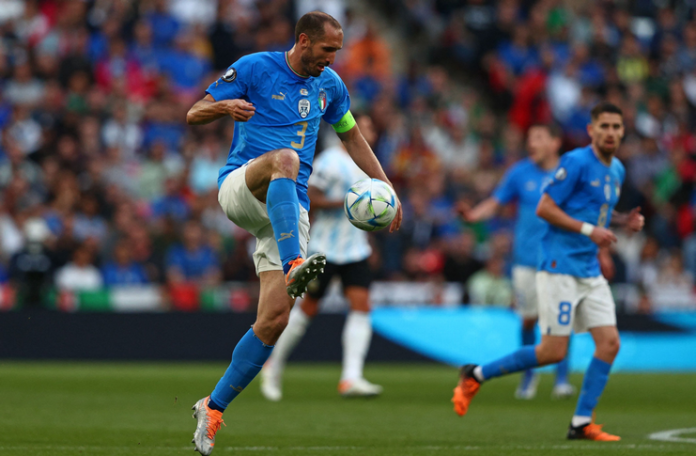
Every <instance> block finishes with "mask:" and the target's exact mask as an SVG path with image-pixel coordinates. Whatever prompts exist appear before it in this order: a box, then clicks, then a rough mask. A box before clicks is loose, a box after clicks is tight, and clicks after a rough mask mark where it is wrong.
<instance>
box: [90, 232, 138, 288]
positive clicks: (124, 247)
mask: <svg viewBox="0 0 696 456" xmlns="http://www.w3.org/2000/svg"><path fill="white" fill-rule="evenodd" d="M130 249H131V247H130V245H129V243H128V242H127V241H126V240H121V241H120V242H118V243H117V244H116V247H114V259H113V261H110V262H108V263H106V264H105V265H104V266H103V267H102V270H101V272H102V276H103V277H104V285H105V286H107V287H113V286H120V285H143V284H146V283H148V279H147V274H146V273H145V269H144V268H143V267H142V266H141V265H140V264H138V263H136V262H135V261H133V258H132V255H131V250H130Z"/></svg>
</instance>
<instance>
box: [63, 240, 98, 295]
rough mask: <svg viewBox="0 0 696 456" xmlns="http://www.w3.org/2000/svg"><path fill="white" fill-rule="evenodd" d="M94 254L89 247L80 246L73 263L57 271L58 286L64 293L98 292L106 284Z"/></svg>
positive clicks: (74, 254)
mask: <svg viewBox="0 0 696 456" xmlns="http://www.w3.org/2000/svg"><path fill="white" fill-rule="evenodd" d="M93 258H94V254H93V253H92V250H91V249H90V248H89V247H88V246H87V245H81V246H79V247H78V248H77V249H76V250H75V252H74V253H73V257H72V262H70V263H68V264H66V265H65V266H63V267H62V268H60V269H58V271H56V279H55V280H56V286H57V287H58V289H60V290H63V291H96V290H99V289H100V288H101V287H102V286H103V284H104V282H103V280H102V276H101V274H100V273H99V269H97V268H96V267H95V266H94V264H92V262H93Z"/></svg>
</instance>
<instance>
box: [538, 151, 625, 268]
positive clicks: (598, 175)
mask: <svg viewBox="0 0 696 456" xmlns="http://www.w3.org/2000/svg"><path fill="white" fill-rule="evenodd" d="M625 176H626V170H625V169H624V166H623V165H622V164H621V162H620V161H619V160H618V159H617V158H614V159H613V160H612V162H611V166H607V165H605V164H604V163H602V162H601V161H599V159H598V158H597V156H596V155H595V154H594V152H593V150H592V147H591V146H587V147H583V148H580V149H575V150H573V151H570V152H568V153H567V154H565V155H564V156H563V157H561V163H560V165H559V166H558V169H557V170H556V173H555V174H554V176H553V179H552V180H551V183H550V184H549V185H548V186H547V187H546V189H545V193H546V194H547V195H549V196H550V197H551V198H552V199H553V200H554V201H555V202H556V204H557V205H558V207H560V208H561V209H563V211H564V212H565V213H566V214H568V215H569V216H571V217H573V218H574V219H577V220H580V221H583V222H587V223H591V224H592V225H596V226H599V227H603V228H604V227H607V226H609V223H610V222H611V213H612V211H613V210H614V206H616V203H617V202H618V201H619V196H620V195H621V185H622V184H623V182H624V178H625ZM547 226H548V228H547V229H546V232H545V233H544V236H543V238H542V240H541V259H540V263H539V269H540V270H542V271H548V272H552V273H556V274H569V275H572V276H575V277H596V276H599V275H600V274H601V272H600V269H599V261H598V260H597V251H598V247H597V244H595V243H594V242H592V241H591V240H590V238H589V237H588V236H585V235H583V234H580V233H574V232H572V231H567V230H564V229H562V228H558V227H555V226H553V225H550V224H547Z"/></svg>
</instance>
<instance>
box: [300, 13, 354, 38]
mask: <svg viewBox="0 0 696 456" xmlns="http://www.w3.org/2000/svg"><path fill="white" fill-rule="evenodd" d="M327 23H328V24H330V25H331V26H332V27H333V28H335V29H338V30H343V27H341V24H340V23H339V22H338V21H337V20H336V19H334V18H333V16H331V15H329V14H326V13H323V12H321V11H312V12H310V13H307V14H305V15H304V16H302V17H301V18H300V20H299V21H297V25H295V43H298V42H299V41H300V35H301V34H302V33H304V34H305V35H307V36H308V37H309V39H310V40H311V41H315V40H317V39H319V38H321V37H323V36H324V33H326V29H325V27H326V24H327Z"/></svg>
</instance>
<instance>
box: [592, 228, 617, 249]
mask: <svg viewBox="0 0 696 456" xmlns="http://www.w3.org/2000/svg"><path fill="white" fill-rule="evenodd" d="M590 239H592V242H594V243H595V244H597V245H598V246H600V247H609V246H610V245H611V243H612V242H616V236H615V235H614V233H612V232H611V230H608V229H606V228H602V227H599V226H595V227H594V229H593V230H592V234H590Z"/></svg>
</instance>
